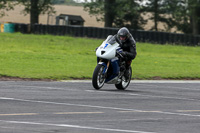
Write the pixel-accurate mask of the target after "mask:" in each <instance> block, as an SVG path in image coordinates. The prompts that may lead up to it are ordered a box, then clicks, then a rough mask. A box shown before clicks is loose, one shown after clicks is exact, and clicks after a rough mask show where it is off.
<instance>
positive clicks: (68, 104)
mask: <svg viewBox="0 0 200 133" xmlns="http://www.w3.org/2000/svg"><path fill="white" fill-rule="evenodd" d="M0 99H4V100H13V101H21V102H32V103H41V104H54V105H65V106H76V107H88V108H99V109H110V110H118V111H119V110H121V111H137V112H145V110H137V109H128V108H117V107H105V106H94V105H85V104H71V103H58V102H49V101H36V100H27V99H16V98H7V97H0ZM151 113H159V114H166V115H178V116H189V117H200V115H193V114H184V113H177V112H175V113H174V112H164V111H156V112H151Z"/></svg>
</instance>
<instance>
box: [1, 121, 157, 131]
mask: <svg viewBox="0 0 200 133" xmlns="http://www.w3.org/2000/svg"><path fill="white" fill-rule="evenodd" d="M0 122H5V123H12V124H27V125H42V126H56V127H68V128H79V129H90V130H101V131H113V132H124V133H155V132H146V131H134V130H123V129H111V128H98V127H87V126H79V125H68V124H53V123H38V122H24V121H4V120H0Z"/></svg>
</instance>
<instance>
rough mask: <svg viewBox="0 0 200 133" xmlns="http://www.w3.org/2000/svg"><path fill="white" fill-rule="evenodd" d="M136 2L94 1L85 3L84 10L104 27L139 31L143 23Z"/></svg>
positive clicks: (119, 0) (126, 0)
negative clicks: (101, 22) (123, 27)
mask: <svg viewBox="0 0 200 133" xmlns="http://www.w3.org/2000/svg"><path fill="white" fill-rule="evenodd" d="M136 1H138V0H96V1H92V2H90V3H86V4H85V5H84V9H85V10H86V11H88V12H89V14H90V15H93V16H96V18H97V21H103V22H105V25H104V26H105V27H113V26H114V27H122V26H126V27H128V28H134V29H141V28H142V25H143V24H144V23H145V21H144V19H143V18H142V17H141V6H140V5H139V4H138V3H137V2H136ZM140 1H141V0H140Z"/></svg>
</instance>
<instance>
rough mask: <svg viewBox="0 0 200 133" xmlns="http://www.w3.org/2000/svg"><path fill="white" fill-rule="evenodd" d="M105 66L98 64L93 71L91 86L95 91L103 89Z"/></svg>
mask: <svg viewBox="0 0 200 133" xmlns="http://www.w3.org/2000/svg"><path fill="white" fill-rule="evenodd" d="M104 68H105V66H103V65H101V64H98V65H97V66H96V68H95V70H94V73H93V77H92V85H93V87H94V88H95V89H96V90H99V89H100V88H101V87H103V85H104V83H105V80H106V76H105V74H104V73H103V71H104Z"/></svg>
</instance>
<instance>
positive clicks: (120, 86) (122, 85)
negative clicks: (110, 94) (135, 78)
mask: <svg viewBox="0 0 200 133" xmlns="http://www.w3.org/2000/svg"><path fill="white" fill-rule="evenodd" d="M131 77H132V68H131V67H129V68H128V79H125V77H124V75H123V76H122V79H121V80H122V81H121V82H120V83H119V84H115V87H116V88H117V89H118V90H125V89H126V88H127V87H128V86H129V84H130V81H131Z"/></svg>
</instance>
